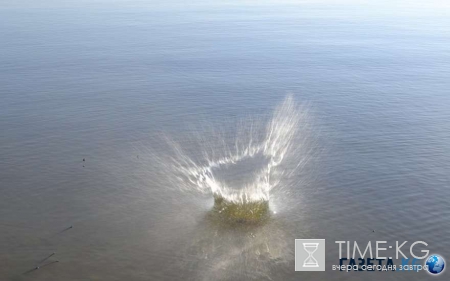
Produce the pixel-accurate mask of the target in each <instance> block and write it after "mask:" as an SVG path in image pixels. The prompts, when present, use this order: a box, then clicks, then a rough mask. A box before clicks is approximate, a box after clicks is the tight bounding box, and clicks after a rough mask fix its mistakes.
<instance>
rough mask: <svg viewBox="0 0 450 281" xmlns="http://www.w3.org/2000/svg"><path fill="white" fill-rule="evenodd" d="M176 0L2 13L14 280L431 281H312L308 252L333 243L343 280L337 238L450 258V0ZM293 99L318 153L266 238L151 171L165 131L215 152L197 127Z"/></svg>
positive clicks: (5, 183)
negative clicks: (302, 107) (297, 264)
mask: <svg viewBox="0 0 450 281" xmlns="http://www.w3.org/2000/svg"><path fill="white" fill-rule="evenodd" d="M163 2H164V1H162V2H156V1H139V0H130V1H125V0H121V1H114V3H110V2H107V1H48V0H46V1H39V3H37V2H36V1H4V2H2V4H1V5H0V192H1V195H0V280H300V279H311V280H313V279H315V280H316V279H320V280H325V279H327V280H329V279H339V280H347V279H350V280H361V278H364V279H366V280H379V279H380V278H383V279H385V280H424V279H426V278H429V276H428V275H427V274H426V273H423V272H421V273H404V272H403V273H370V274H368V273H348V274H347V273H343V272H342V273H340V272H333V271H331V270H330V269H329V268H327V271H326V272H321V273H310V274H309V273H299V272H295V271H294V239H295V238H324V239H327V252H328V254H327V267H328V266H331V265H332V264H336V263H337V262H338V247H337V245H335V244H334V241H335V240H356V241H358V242H361V243H364V244H365V243H367V242H368V241H370V240H371V241H375V240H387V241H390V242H392V241H397V240H399V241H404V240H407V241H416V240H423V241H426V242H427V243H428V244H429V246H428V249H429V250H430V252H435V253H439V254H441V255H442V256H444V257H446V258H447V262H449V261H450V242H449V240H448V237H449V234H450V219H449V215H450V205H449V200H450V190H449V187H450V92H449V91H450V90H449V89H450V33H449V30H450V6H449V5H448V3H446V2H445V1H437V0H436V1H431V2H429V3H420V2H419V1H417V2H414V1H412V2H411V1H381V2H380V1H375V2H376V3H375V2H374V1H354V2H352V1H342V3H336V2H335V1H298V2H297V1H281V2H280V1H218V2H217V1H195V2H191V3H190V4H186V3H184V1H170V2H164V3H163ZM289 93H290V94H292V95H293V96H294V98H295V100H296V101H297V102H299V103H301V104H306V105H307V106H306V107H307V108H309V109H310V116H311V121H310V122H311V132H310V133H311V134H312V135H314V138H313V139H314V150H315V153H313V154H312V155H309V156H305V157H309V158H311V159H310V160H311V161H309V163H310V165H308V166H306V167H305V168H304V170H303V171H301V173H300V174H299V175H298V177H299V179H298V184H296V185H293V186H289V187H288V188H285V189H283V190H278V191H277V190H274V191H273V193H272V194H271V208H272V210H273V211H275V212H276V214H274V215H273V216H272V219H271V221H270V222H268V223H267V224H265V225H263V226H259V227H248V226H245V225H244V226H240V227H227V226H224V225H221V224H217V223H215V222H213V221H211V220H209V219H208V216H207V214H208V212H209V211H210V209H211V207H212V204H213V202H212V197H211V196H210V195H208V194H206V195H205V194H197V193H195V192H182V191H179V190H177V188H176V187H173V186H167V185H165V184H161V183H162V182H163V181H162V180H160V179H159V178H157V175H159V173H156V172H151V171H153V170H155V168H156V169H157V167H158V163H154V162H155V161H153V160H154V159H152V153H148V151H149V150H151V149H152V150H157V151H158V153H159V155H164V154H165V151H164V149H163V148H164V147H166V146H165V145H164V143H163V142H162V139H161V138H160V136H161V135H162V134H167V135H170V136H171V137H173V138H175V139H178V141H179V142H180V143H181V145H182V146H183V147H186V149H189V150H190V151H191V152H194V153H195V151H198V153H201V150H200V149H198V148H196V147H195V145H194V144H192V143H190V142H189V141H187V140H188V138H185V137H184V136H186V135H189V134H190V133H192V131H193V129H192V127H198V126H200V127H201V126H202V124H204V123H205V122H208V123H209V124H214V126H217V127H221V126H222V124H224V123H225V122H228V121H225V120H240V119H243V118H244V119H245V118H247V117H248V116H267V115H268V114H270V113H271V112H272V111H273V110H274V108H275V106H276V105H277V104H278V103H280V102H281V101H282V100H283V98H284V97H285V96H286V95H287V94H289ZM261 118H264V117H261ZM201 133H202V132H201V131H196V134H201ZM311 138H312V136H311ZM83 159H85V161H83ZM70 226H73V227H72V228H70ZM373 230H375V232H373ZM52 252H56V254H55V255H53V256H51V257H49V258H48V259H46V260H45V261H43V260H44V259H45V258H46V257H48V256H49V255H50V254H51V253H52ZM56 260H58V261H59V262H58V263H53V262H54V261H56ZM42 261H43V262H42ZM37 265H41V266H42V265H44V266H43V267H41V268H40V269H39V270H34V271H33V270H32V269H33V268H34V267H36V266H37ZM447 271H448V270H447ZM363 275H364V276H363ZM446 278H448V273H444V274H443V275H441V276H440V278H438V279H441V280H445V279H446Z"/></svg>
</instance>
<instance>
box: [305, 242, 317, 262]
mask: <svg viewBox="0 0 450 281" xmlns="http://www.w3.org/2000/svg"><path fill="white" fill-rule="evenodd" d="M318 246H319V243H303V249H305V251H306V252H308V257H307V258H306V260H305V261H304V262H303V267H319V263H318V262H317V260H316V259H315V258H314V257H313V254H314V252H315V251H317V248H318Z"/></svg>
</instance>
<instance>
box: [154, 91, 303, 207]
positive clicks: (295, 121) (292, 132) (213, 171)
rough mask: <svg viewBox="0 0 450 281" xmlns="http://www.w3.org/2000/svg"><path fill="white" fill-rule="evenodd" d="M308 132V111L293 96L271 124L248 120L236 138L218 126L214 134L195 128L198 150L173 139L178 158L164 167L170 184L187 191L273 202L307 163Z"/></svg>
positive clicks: (170, 159)
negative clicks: (272, 195)
mask: <svg viewBox="0 0 450 281" xmlns="http://www.w3.org/2000/svg"><path fill="white" fill-rule="evenodd" d="M308 128H309V120H308V118H307V112H306V111H305V110H304V109H303V110H302V108H300V107H299V106H298V105H297V104H296V103H295V102H294V100H293V98H292V97H291V96H288V97H286V98H285V100H284V101H283V102H282V103H281V104H280V105H279V106H278V107H276V109H275V111H274V113H273V115H272V117H271V119H270V120H269V121H268V122H263V121H258V120H252V121H248V122H246V121H243V122H241V123H240V126H238V127H237V129H236V130H235V132H234V133H231V135H234V137H230V132H229V131H223V130H222V131H220V130H217V129H216V128H214V129H213V130H212V132H211V133H204V132H203V133H200V132H199V131H200V130H194V131H195V132H196V133H197V135H195V136H194V137H196V138H197V139H198V140H200V141H199V142H197V143H198V145H197V147H195V148H194V149H192V148H191V149H187V148H183V147H184V145H181V144H180V143H179V142H175V141H173V140H169V139H168V140H167V141H168V144H169V145H170V146H171V148H172V151H173V154H171V155H170V156H167V155H166V156H165V157H161V158H160V159H159V163H160V164H162V165H163V166H164V168H165V174H166V175H169V178H168V180H169V182H170V184H171V185H173V186H176V187H179V188H180V189H182V190H187V191H198V192H201V193H212V194H213V195H214V196H218V197H221V198H223V199H225V200H226V201H229V202H234V203H247V202H257V201H268V200H269V198H270V192H271V191H272V190H273V189H274V188H278V187H280V188H282V185H283V182H286V181H287V180H288V179H289V178H290V177H291V176H292V175H293V174H295V171H296V170H298V168H300V167H302V166H303V164H305V163H306V160H307V158H308V157H305V156H304V155H306V153H304V152H305V151H306V149H307V148H308V144H307V140H308V138H307V136H308ZM190 143H191V144H192V142H190ZM194 143H195V142H194ZM199 155H200V156H199ZM167 170H170V171H169V173H167V172H168V171H167Z"/></svg>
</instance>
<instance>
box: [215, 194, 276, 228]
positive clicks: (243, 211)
mask: <svg viewBox="0 0 450 281" xmlns="http://www.w3.org/2000/svg"><path fill="white" fill-rule="evenodd" d="M214 212H215V213H216V215H217V216H218V217H220V218H221V219H222V220H225V221H228V222H231V223H259V222H263V221H265V220H267V219H268V218H269V213H270V212H269V202H268V201H251V202H239V203H235V202H230V201H227V200H225V199H224V198H223V197H221V196H217V195H216V196H214Z"/></svg>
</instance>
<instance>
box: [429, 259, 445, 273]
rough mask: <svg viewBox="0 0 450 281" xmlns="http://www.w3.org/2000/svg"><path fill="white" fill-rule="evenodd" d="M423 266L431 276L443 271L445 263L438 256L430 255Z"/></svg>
mask: <svg viewBox="0 0 450 281" xmlns="http://www.w3.org/2000/svg"><path fill="white" fill-rule="evenodd" d="M425 266H426V267H427V269H428V272H430V273H431V274H439V273H441V272H442V271H443V270H444V266H445V261H444V259H443V258H442V257H441V256H439V255H431V256H429V257H428V259H427V261H426V262H425Z"/></svg>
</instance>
